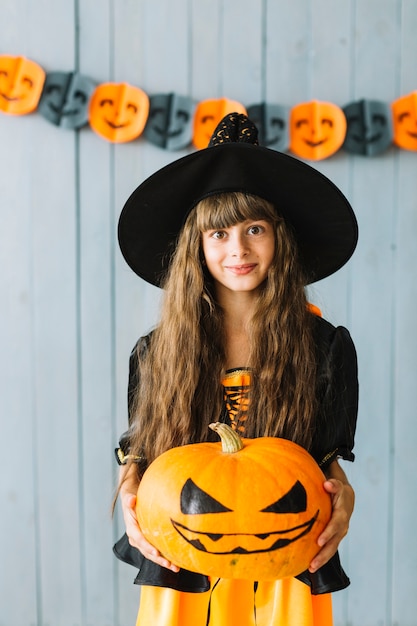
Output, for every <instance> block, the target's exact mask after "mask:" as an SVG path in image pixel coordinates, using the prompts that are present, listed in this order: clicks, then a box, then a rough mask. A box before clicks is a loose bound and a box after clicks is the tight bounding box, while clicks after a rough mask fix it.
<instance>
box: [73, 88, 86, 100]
mask: <svg viewBox="0 0 417 626" xmlns="http://www.w3.org/2000/svg"><path fill="white" fill-rule="evenodd" d="M74 100H79V101H80V102H82V103H83V104H84V102H87V96H86V95H85V93H84V92H82V91H79V90H78V89H77V91H76V92H75V94H74Z"/></svg>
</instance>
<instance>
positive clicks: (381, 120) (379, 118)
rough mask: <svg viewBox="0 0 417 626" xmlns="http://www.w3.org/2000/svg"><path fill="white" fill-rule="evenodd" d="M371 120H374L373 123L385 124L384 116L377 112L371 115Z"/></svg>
mask: <svg viewBox="0 0 417 626" xmlns="http://www.w3.org/2000/svg"><path fill="white" fill-rule="evenodd" d="M372 121H373V122H374V124H381V126H385V124H386V119H385V117H384V116H383V115H380V114H378V113H375V115H373V116H372Z"/></svg>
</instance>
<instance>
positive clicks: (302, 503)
mask: <svg viewBox="0 0 417 626" xmlns="http://www.w3.org/2000/svg"><path fill="white" fill-rule="evenodd" d="M211 428H213V430H216V431H217V432H218V433H219V434H220V436H221V438H222V443H220V442H219V443H211V442H207V443H197V444H190V445H187V446H182V447H179V448H172V449H171V450H168V451H167V452H164V453H163V454H162V455H161V456H159V457H158V458H157V459H155V461H154V462H153V463H152V464H151V465H150V466H149V468H148V469H147V470H146V472H145V473H144V475H143V477H142V480H141V482H140V485H139V489H138V497H137V517H138V521H139V525H140V527H141V529H142V532H143V534H144V535H145V537H146V538H147V539H148V541H149V542H150V543H151V544H153V545H154V546H155V547H156V548H157V549H158V550H159V551H160V552H161V554H163V555H164V556H165V557H166V558H167V559H169V560H170V561H172V562H173V563H175V564H176V565H178V566H179V567H183V568H185V569H188V570H191V571H195V572H199V573H202V574H206V575H211V576H216V577H221V578H240V579H248V580H273V579H277V578H284V577H286V576H294V575H297V574H300V573H301V572H302V571H304V570H305V569H307V567H308V566H309V564H310V562H311V560H312V558H313V557H314V556H315V555H316V554H317V552H318V551H319V548H318V546H317V538H318V536H319V535H320V533H321V532H322V530H323V529H324V527H325V526H326V525H327V523H328V521H329V519H330V515H331V501H330V496H329V494H328V493H326V491H325V490H324V487H323V482H324V480H325V477H324V474H323V473H322V471H321V470H320V468H319V467H318V465H317V464H316V462H315V461H314V459H313V458H312V457H311V456H310V455H309V454H308V452H306V451H305V450H304V448H301V447H300V446H298V445H297V444H295V443H292V442H291V441H287V440H285V439H279V438H276V437H260V438H257V439H240V437H239V435H238V434H237V433H236V432H235V431H233V430H232V429H231V428H230V427H229V426H227V425H226V424H220V423H217V424H212V425H211Z"/></svg>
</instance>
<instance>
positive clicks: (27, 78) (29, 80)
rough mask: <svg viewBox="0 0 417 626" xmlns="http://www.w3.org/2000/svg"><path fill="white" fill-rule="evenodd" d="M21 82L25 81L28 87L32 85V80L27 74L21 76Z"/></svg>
mask: <svg viewBox="0 0 417 626" xmlns="http://www.w3.org/2000/svg"><path fill="white" fill-rule="evenodd" d="M22 83H26V84H27V85H28V86H29V87H33V80H32V79H31V78H29V77H28V76H24V77H23V78H22Z"/></svg>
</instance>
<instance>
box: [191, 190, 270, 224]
mask: <svg viewBox="0 0 417 626" xmlns="http://www.w3.org/2000/svg"><path fill="white" fill-rule="evenodd" d="M194 211H195V212H196V225H197V228H198V230H199V231H200V232H205V231H207V230H217V229H222V228H229V227H230V226H234V225H235V224H237V223H239V222H244V221H245V220H266V221H267V222H271V223H275V222H277V221H279V217H278V215H277V213H276V211H275V209H274V207H273V205H272V204H271V203H270V202H268V201H267V200H264V199H263V198H259V197H258V196H253V195H250V194H245V193H242V192H228V193H219V194H215V195H213V196H209V197H207V198H204V199H203V200H200V202H199V203H198V204H197V205H196V206H195V209H194Z"/></svg>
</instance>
